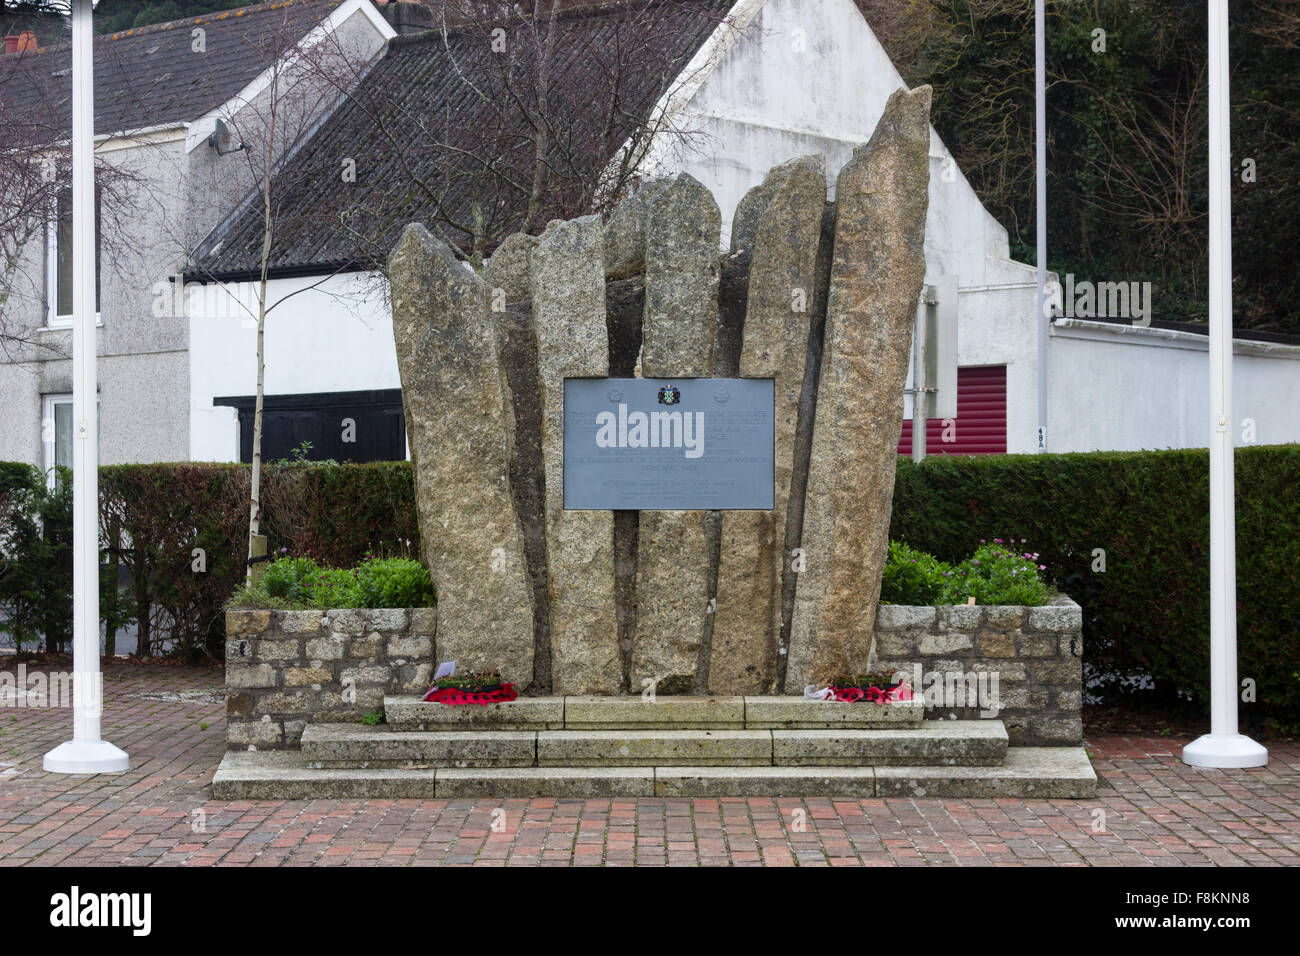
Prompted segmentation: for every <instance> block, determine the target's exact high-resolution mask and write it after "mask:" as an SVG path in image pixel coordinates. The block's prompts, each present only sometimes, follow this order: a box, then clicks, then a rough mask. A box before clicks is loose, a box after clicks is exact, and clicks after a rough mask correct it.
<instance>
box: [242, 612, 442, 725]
mask: <svg viewBox="0 0 1300 956" xmlns="http://www.w3.org/2000/svg"><path fill="white" fill-rule="evenodd" d="M436 624H437V612H436V610H435V609H434V608H375V609H365V608H362V609H355V610H334V611H257V610H232V611H227V612H226V714H227V718H226V744H227V746H228V747H229V748H230V749H232V750H242V749H245V748H247V747H256V748H257V749H258V750H278V749H284V748H290V747H297V746H298V741H299V739H300V738H301V737H302V732H303V729H304V728H305V727H306V726H307V722H308V721H309V720H313V721H339V722H349V721H351V722H360V720H361V717H362V715H364V714H367V713H369V712H371V711H374V710H377V709H380V708H382V707H383V705H384V695H385V694H417V693H423V692H424V691H425V690H427V689H428V687H429V684H430V682H431V681H432V680H433V671H434V665H435V660H434V636H435V630H436Z"/></svg>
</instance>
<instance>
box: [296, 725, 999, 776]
mask: <svg viewBox="0 0 1300 956" xmlns="http://www.w3.org/2000/svg"><path fill="white" fill-rule="evenodd" d="M301 747H302V755H303V758H304V760H305V761H306V762H307V765H308V766H310V767H313V768H330V767H339V768H356V769H364V768H366V767H387V768H403V767H411V768H415V767H465V768H474V767H531V766H539V767H636V766H652V767H682V766H712V767H724V766H755V767H763V766H772V765H774V764H775V765H777V766H814V767H815V766H826V767H835V766H844V767H860V766H892V765H916V766H957V765H964V766H997V765H998V764H1000V763H1001V762H1002V759H1003V757H1005V756H1006V752H1007V732H1006V728H1005V727H1004V726H1003V725H1002V722H1001V721H999V720H951V721H927V722H925V723H924V724H922V726H921V727H920V728H918V729H910V728H903V729H896V728H890V729H884V730H881V729H870V730H858V729H852V728H850V729H844V728H836V729H834V730H825V729H813V730H678V729H674V730H640V729H636V730H539V731H523V730H495V729H471V730H435V731H409V730H408V731H397V730H392V729H389V728H388V727H384V726H365V725H361V724H309V725H308V726H307V728H306V730H305V731H304V732H303V736H302V742H301Z"/></svg>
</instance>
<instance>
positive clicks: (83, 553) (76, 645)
mask: <svg viewBox="0 0 1300 956" xmlns="http://www.w3.org/2000/svg"><path fill="white" fill-rule="evenodd" d="M94 62H95V61H94V34H93V31H92V27H91V7H90V0H73V7H72V311H73V314H74V316H75V318H74V324H73V328H72V419H73V426H74V429H75V431H74V433H73V441H72V688H73V689H72V697H73V704H72V707H73V711H72V714H73V716H72V740H69V741H65V742H64V743H61V744H59V745H58V746H57V747H55V748H54V749H53V750H51V751H50V752H49V753H47V754H46V755H45V760H44V767H45V769H46V770H49V771H52V772H54V773H115V772H119V771H122V770H126V769H127V767H128V766H129V758H128V757H127V755H126V752H125V751H123V750H120V749H118V748H117V747H115V746H113V745H112V744H111V743H109V742H108V741H106V740H101V739H100V736H99V733H100V727H99V718H100V713H101V711H102V708H103V681H102V679H101V676H100V672H99V475H98V473H97V471H96V469H97V468H98V465H99V449H98V442H99V427H98V425H99V423H98V418H99V409H98V402H97V396H96V382H95V312H96V302H95V272H96V262H95V93H94V72H93V71H94Z"/></svg>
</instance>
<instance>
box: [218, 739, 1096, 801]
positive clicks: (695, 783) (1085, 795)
mask: <svg viewBox="0 0 1300 956" xmlns="http://www.w3.org/2000/svg"><path fill="white" fill-rule="evenodd" d="M1096 794H1097V777H1096V774H1095V773H1094V772H1093V770H1092V766H1091V764H1090V763H1089V762H1088V756H1087V754H1086V753H1085V752H1084V750H1083V748H1082V747H1011V748H1009V749H1008V750H1007V756H1006V761H1005V762H1004V764H1003V765H1002V766H1001V767H968V766H953V767H914V766H897V767H888V766H885V767H794V766H781V767H492V768H479V769H471V768H455V769H437V770H420V769H377V768H371V769H365V770H361V769H337V768H336V769H313V768H311V767H308V766H307V763H306V761H305V759H304V758H303V756H302V754H301V753H298V752H296V751H261V752H231V753H227V754H226V755H225V757H224V758H223V759H222V761H221V766H220V767H219V768H218V769H217V773H216V775H215V776H214V777H213V781H212V796H213V799H216V800H311V799H319V798H333V799H400V798H408V799H432V798H438V799H448V798H451V797H487V798H505V797H649V796H659V797H727V796H732V797H740V796H789V797H800V796H803V797H812V796H830V797H837V796H844V797H900V798H926V797H965V798H993V797H1008V798H1019V799H1089V798H1093V797H1095V796H1096Z"/></svg>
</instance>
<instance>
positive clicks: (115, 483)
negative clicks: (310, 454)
mask: <svg viewBox="0 0 1300 956" xmlns="http://www.w3.org/2000/svg"><path fill="white" fill-rule="evenodd" d="M99 473H100V478H99V489H100V524H101V529H102V533H103V534H104V535H105V538H106V540H109V541H114V540H117V541H120V545H119V547H120V554H121V561H122V563H123V564H124V565H126V566H127V568H128V573H129V576H130V579H131V581H132V585H133V595H132V597H133V600H134V602H135V610H136V620H137V624H138V627H139V633H140V648H141V652H142V653H158V652H161V651H163V650H168V651H173V652H175V651H179V652H183V653H184V652H190V653H193V652H200V651H204V650H206V651H207V652H209V653H211V654H214V655H216V654H220V653H221V652H222V647H223V642H224V640H225V615H224V606H225V603H226V601H228V600H229V599H230V597H231V595H232V594H233V593H234V591H235V588H236V587H238V586H239V585H240V584H242V583H243V581H244V569H245V561H246V558H247V554H248V495H249V468H248V466H247V465H238V464H210V463H189V462H182V463H176V464H153V465H111V466H105V467H102V468H100V470H99ZM416 529H417V524H416V514H415V493H414V487H413V483H412V480H411V470H410V467H409V466H408V465H407V464H406V463H405V462H379V463H374V464H365V465H311V466H304V465H301V464H294V463H269V464H267V465H266V466H264V467H263V470H262V531H263V533H264V534H266V536H267V539H268V540H267V546H268V548H269V550H270V551H271V553H272V554H274V553H277V552H279V550H280V549H281V548H284V549H287V550H288V551H289V552H291V553H293V554H304V555H310V556H311V557H313V558H315V559H316V560H318V561H320V562H321V563H322V564H327V565H333V566H345V567H351V566H353V565H356V564H359V563H360V562H361V561H362V560H363V559H364V558H365V556H366V555H367V554H368V553H369V554H376V555H384V556H389V555H399V556H413V555H417V554H418V553H419V534H418V532H417V530H416ZM196 549H198V550H197V552H196Z"/></svg>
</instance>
